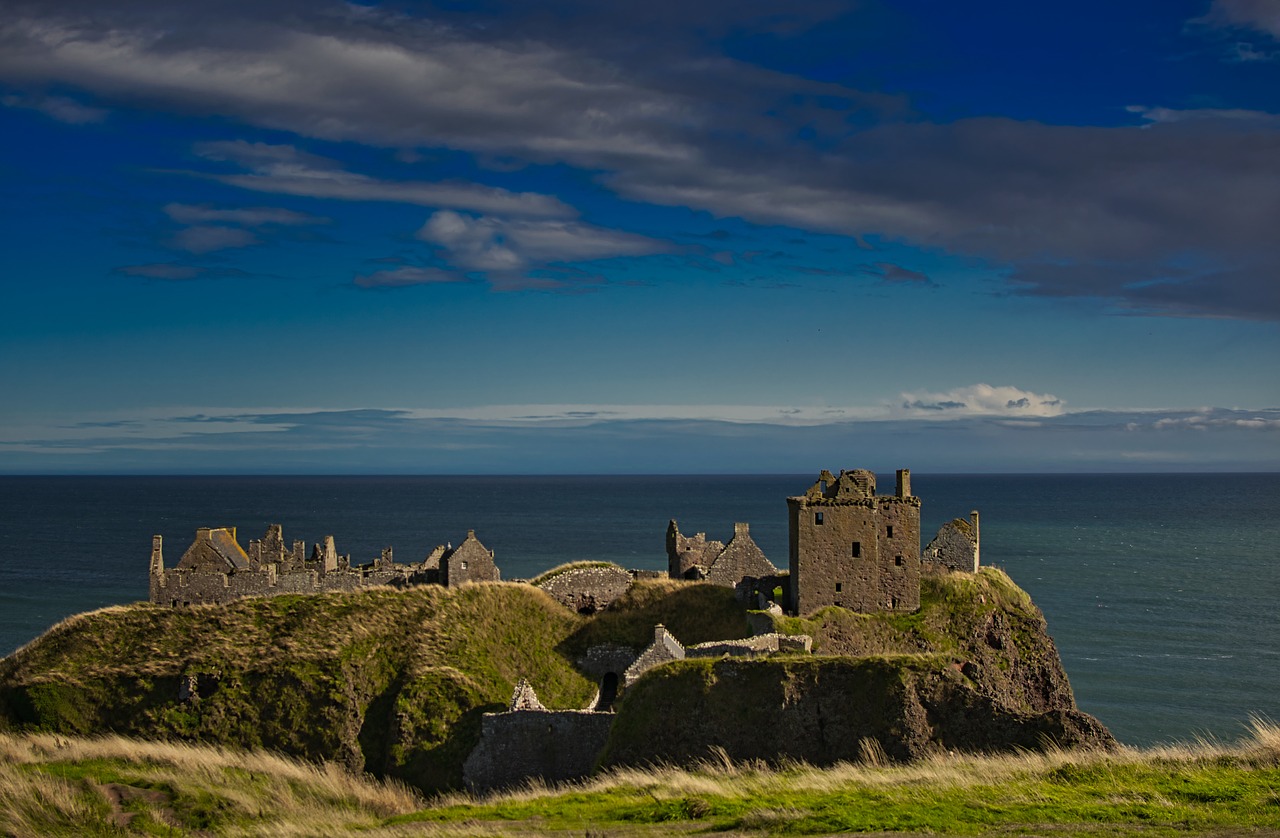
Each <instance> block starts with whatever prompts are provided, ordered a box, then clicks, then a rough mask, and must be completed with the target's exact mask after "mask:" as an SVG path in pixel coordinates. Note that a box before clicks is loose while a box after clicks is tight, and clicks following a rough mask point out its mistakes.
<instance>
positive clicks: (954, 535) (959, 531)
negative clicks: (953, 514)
mask: <svg viewBox="0 0 1280 838" xmlns="http://www.w3.org/2000/svg"><path fill="white" fill-rule="evenodd" d="M980 544H981V541H980V539H979V530H978V512H977V510H974V511H973V512H970V513H969V519H968V520H965V519H964V518H956V519H955V520H954V521H948V522H947V523H945V524H943V525H942V529H940V530H938V534H937V535H936V536H934V538H933V541H930V542H929V546H928V547H926V548H925V549H924V561H925V563H926V564H929V565H935V566H941V567H946V568H950V569H951V570H963V571H966V572H968V573H977V572H978V564H979V561H980V559H981V553H980V549H981V548H980V546H979V545H980Z"/></svg>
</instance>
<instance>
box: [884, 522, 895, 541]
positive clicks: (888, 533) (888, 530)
mask: <svg viewBox="0 0 1280 838" xmlns="http://www.w3.org/2000/svg"><path fill="white" fill-rule="evenodd" d="M884 533H885V537H886V538H893V524H890V525H889V526H887V527H885V528H884Z"/></svg>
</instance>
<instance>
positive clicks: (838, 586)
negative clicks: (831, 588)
mask: <svg viewBox="0 0 1280 838" xmlns="http://www.w3.org/2000/svg"><path fill="white" fill-rule="evenodd" d="M841 585H842V583H840V582H837V583H836V593H840V588H841Z"/></svg>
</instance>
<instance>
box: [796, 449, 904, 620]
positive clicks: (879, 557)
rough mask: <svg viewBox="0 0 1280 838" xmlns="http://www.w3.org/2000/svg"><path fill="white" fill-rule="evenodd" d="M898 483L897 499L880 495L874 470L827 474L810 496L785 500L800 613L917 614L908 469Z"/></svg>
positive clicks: (902, 473) (798, 610) (797, 611)
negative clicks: (826, 609)
mask: <svg viewBox="0 0 1280 838" xmlns="http://www.w3.org/2000/svg"><path fill="white" fill-rule="evenodd" d="M898 478H899V480H898V493H897V494H894V495H889V496H877V495H876V487H875V475H874V474H872V473H871V472H869V471H864V470H856V471H842V472H841V473H840V476H839V477H835V476H833V475H832V474H831V472H829V471H824V472H822V474H821V475H819V478H818V481H817V482H816V483H815V484H814V485H813V487H812V488H810V489H809V491H808V492H807V493H805V494H804V495H801V496H798V497H792V498H787V507H788V512H789V521H788V523H789V536H790V542H789V549H790V570H791V572H790V581H791V591H790V593H791V607H792V610H793V611H794V612H795V613H797V614H801V615H803V614H809V613H812V612H813V611H815V610H817V609H818V608H822V607H823V606H827V605H837V606H841V607H843V608H848V609H850V610H853V611H861V612H864V613H874V612H878V611H914V610H916V609H917V608H919V607H920V499H919V498H917V497H914V496H912V495H910V491H911V489H910V485H911V484H910V473H909V472H908V471H907V470H906V469H903V470H902V471H900V472H899V475H898Z"/></svg>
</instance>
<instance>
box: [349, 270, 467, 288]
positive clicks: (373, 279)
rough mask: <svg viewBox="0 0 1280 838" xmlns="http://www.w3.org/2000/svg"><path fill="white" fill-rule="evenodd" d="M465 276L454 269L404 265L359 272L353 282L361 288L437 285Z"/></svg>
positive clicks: (463, 280)
mask: <svg viewBox="0 0 1280 838" xmlns="http://www.w3.org/2000/svg"><path fill="white" fill-rule="evenodd" d="M466 281H467V278H466V277H465V276H463V275H462V274H459V273H457V272H455V271H446V270H443V269H441V268H420V267H413V266H404V267H400V268H388V269H386V270H381V271H374V272H373V273H369V274H359V275H357V276H356V278H355V284H356V285H358V286H359V287H361V288H402V287H405V286H409V285H438V284H440V283H448V282H466Z"/></svg>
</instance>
